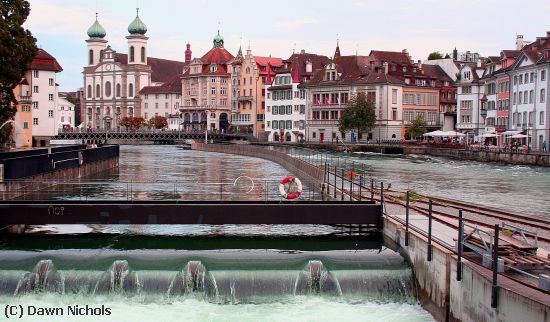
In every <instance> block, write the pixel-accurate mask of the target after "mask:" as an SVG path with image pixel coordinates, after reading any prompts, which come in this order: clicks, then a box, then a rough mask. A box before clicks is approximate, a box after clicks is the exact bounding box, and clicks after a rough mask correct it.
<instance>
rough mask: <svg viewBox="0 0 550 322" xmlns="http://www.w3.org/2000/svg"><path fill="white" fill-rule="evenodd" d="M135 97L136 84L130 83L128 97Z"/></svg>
mask: <svg viewBox="0 0 550 322" xmlns="http://www.w3.org/2000/svg"><path fill="white" fill-rule="evenodd" d="M131 97H134V84H130V85H128V98H131Z"/></svg>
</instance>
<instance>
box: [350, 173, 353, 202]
mask: <svg viewBox="0 0 550 322" xmlns="http://www.w3.org/2000/svg"><path fill="white" fill-rule="evenodd" d="M349 201H353V179H352V177H351V176H350V178H349Z"/></svg>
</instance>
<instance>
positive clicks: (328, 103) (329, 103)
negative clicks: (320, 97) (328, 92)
mask: <svg viewBox="0 0 550 322" xmlns="http://www.w3.org/2000/svg"><path fill="white" fill-rule="evenodd" d="M325 102H326V103H327V105H328V106H330V105H332V102H331V101H330V100H329V99H328V98H327V99H326V100H325Z"/></svg>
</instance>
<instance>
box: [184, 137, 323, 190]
mask: <svg viewBox="0 0 550 322" xmlns="http://www.w3.org/2000/svg"><path fill="white" fill-rule="evenodd" d="M191 148H192V149H193V150H198V151H206V152H218V153H229V154H237V155H244V156H250V157H255V158H262V159H265V160H268V161H272V162H275V163H277V164H279V165H281V166H282V167H283V168H285V169H287V170H288V171H289V172H291V173H293V174H294V175H296V176H298V177H299V178H300V179H301V180H303V181H305V182H306V183H308V184H310V185H311V186H312V187H315V189H321V184H322V183H323V181H324V178H325V171H324V170H323V169H321V168H319V167H316V166H314V165H312V164H310V163H308V162H306V161H304V160H300V159H296V158H293V157H291V156H289V155H288V154H286V153H284V152H280V151H276V150H270V149H269V148H268V147H265V146H255V145H249V144H204V143H193V144H192V146H191Z"/></svg>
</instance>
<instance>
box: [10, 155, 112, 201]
mask: <svg viewBox="0 0 550 322" xmlns="http://www.w3.org/2000/svg"><path fill="white" fill-rule="evenodd" d="M119 152H120V151H119V146H118V145H111V146H101V147H97V148H91V149H87V148H86V146H85V145H76V146H68V147H60V148H47V149H35V150H29V151H18V152H11V153H10V152H6V153H1V154H0V200H10V199H16V198H24V196H26V195H29V194H30V193H32V192H34V191H39V190H43V189H46V188H49V187H51V186H54V185H56V184H57V183H58V182H61V181H67V180H74V179H79V178H83V177H87V176H90V175H93V174H96V173H101V172H104V171H107V170H111V169H114V168H117V167H118V165H119V163H118V162H119Z"/></svg>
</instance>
